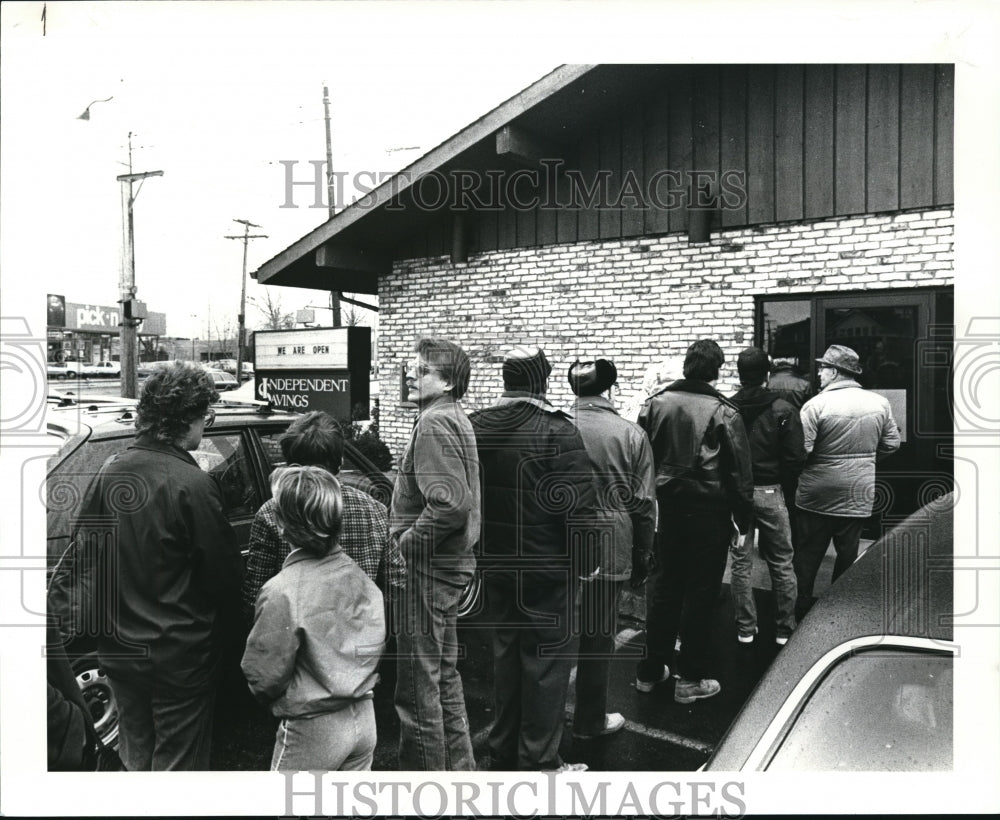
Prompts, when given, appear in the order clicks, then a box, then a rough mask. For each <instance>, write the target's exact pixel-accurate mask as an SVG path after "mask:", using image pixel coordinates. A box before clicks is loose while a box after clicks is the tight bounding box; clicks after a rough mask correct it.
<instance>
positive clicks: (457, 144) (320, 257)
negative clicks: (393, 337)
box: [253, 65, 664, 293]
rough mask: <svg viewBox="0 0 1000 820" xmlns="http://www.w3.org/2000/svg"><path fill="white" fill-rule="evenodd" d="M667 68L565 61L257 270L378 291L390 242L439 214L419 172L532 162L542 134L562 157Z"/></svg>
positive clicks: (284, 278)
mask: <svg viewBox="0 0 1000 820" xmlns="http://www.w3.org/2000/svg"><path fill="white" fill-rule="evenodd" d="M663 69H664V67H663V66H659V65H655V66H654V65H642V66H604V65H601V66H590V65H564V66H560V67H559V68H557V69H555V70H554V71H552V72H550V73H549V74H547V75H546V76H544V77H542V78H541V79H540V80H538V81H537V82H535V83H533V84H532V85H530V86H528V87H527V88H526V89H524V90H523V91H521V92H520V93H519V94H517V95H516V96H514V97H512V98H511V99H509V100H507V101H506V102H504V103H502V104H501V105H499V106H497V107H496V108H494V109H493V110H492V111H490V112H488V113H487V114H485V115H484V116H482V117H480V118H479V119H478V120H476V121H475V122H473V123H471V124H470V125H468V126H466V127H465V128H463V129H462V130H461V131H459V132H458V133H457V134H455V135H454V136H452V137H451V138H449V139H448V140H446V141H445V142H443V143H442V144H441V145H439V146H438V147H436V148H434V149H433V150H431V151H430V152H428V153H427V154H425V155H424V156H423V157H421V158H420V159H418V160H417V161H416V162H414V163H413V164H411V165H409V166H408V167H406V168H404V169H403V170H402V171H400V172H399V173H397V174H395V175H394V176H393V177H392V178H390V179H389V180H387V181H386V182H384V183H383V184H382V185H380V186H379V187H378V188H376V189H375V190H374V191H372V192H371V193H370V194H368V195H367V196H365V197H364V198H362V199H361V200H359V201H357V202H355V203H353V204H352V205H350V206H348V207H347V208H345V209H344V210H342V211H341V212H340V213H338V214H336V215H335V216H333V217H332V218H331V219H329V220H328V221H327V222H325V223H323V224H322V225H320V226H319V227H317V228H316V229H314V230H312V231H310V232H309V233H308V234H306V235H305V236H303V237H302V238H301V239H299V240H298V241H296V242H294V243H293V244H292V245H290V246H289V247H287V248H286V249H285V250H283V251H281V252H280V253H279V254H277V255H276V256H274V257H273V258H272V259H269V260H268V261H267V262H265V263H264V264H263V265H261V266H260V268H259V269H258V270H257V271H255V272H254V273H253V276H254V277H255V278H256V279H257V281H258V282H260V283H261V284H270V285H286V286H293V287H307V288H323V289H329V290H346V291H350V292H355V293H377V292H378V291H377V279H378V275H379V274H380V273H388V272H389V271H390V270H391V265H392V248H393V247H394V246H395V245H396V244H398V243H399V242H400V240H401V239H403V238H405V237H406V236H407V235H409V234H411V233H412V232H413V231H414V230H415V229H417V228H419V227H420V226H421V225H424V224H426V223H427V222H428V221H429V220H430V219H432V218H433V217H434V216H435V213H437V212H428V210H427V209H426V208H421V207H419V206H418V205H417V204H415V203H414V199H413V188H414V185H415V184H416V183H417V182H418V181H419V180H420V179H421V178H422V177H424V176H426V175H428V174H433V173H438V174H441V175H443V177H444V178H448V179H450V177H449V176H448V175H449V174H450V173H451V172H453V171H455V170H459V169H465V170H479V171H480V172H482V171H483V170H484V169H489V168H497V167H501V168H508V169H510V168H512V167H517V166H518V165H520V166H522V167H524V166H526V165H528V166H530V165H532V164H533V162H532V159H531V158H525V157H519V156H518V150H523V149H521V148H519V147H518V145H519V143H518V140H519V139H520V138H521V137H526V138H527V139H528V140H529V142H530V140H531V138H532V137H536V138H538V137H540V138H541V139H542V142H541V143H540V144H541V145H542V146H544V149H546V152H547V153H550V152H555V153H556V155H558V151H559V149H560V147H561V146H562V145H563V144H565V143H566V142H568V141H569V140H570V139H574V138H575V137H576V134H577V130H578V129H579V128H580V127H581V126H583V125H584V123H586V122H588V121H590V120H591V119H592V118H593V117H594V116H596V115H599V114H600V113H601V112H602V111H604V110H606V109H607V108H609V107H610V106H612V105H614V104H616V103H617V102H618V101H619V99H620V98H621V96H622V95H625V94H628V93H629V92H630V91H631V90H633V89H635V88H636V86H637V85H638V86H639V87H642V83H641V82H637V81H638V80H639V79H640V78H639V77H638V76H637V75H648V74H650V73H651V72H658V71H662V70H663ZM512 142H513V143H514V145H512ZM501 143H502V145H501ZM549 149H551V151H550V150H549ZM439 178H440V177H439ZM390 205H391V206H392V207H387V206H390ZM438 215H439V213H438Z"/></svg>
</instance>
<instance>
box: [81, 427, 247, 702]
mask: <svg viewBox="0 0 1000 820" xmlns="http://www.w3.org/2000/svg"><path fill="white" fill-rule="evenodd" d="M102 517H103V519H104V522H101V521H100V520H97V521H95V519H101V518H102ZM75 533H76V534H75V538H76V540H77V542H78V543H80V542H90V543H103V544H104V549H102V550H100V551H99V552H93V551H84V552H83V553H81V558H82V572H83V574H84V575H89V576H90V577H91V579H92V580H93V577H94V576H95V575H96V574H100V575H101V576H103V578H105V579H109V581H110V589H111V593H112V594H110V595H107V594H105V595H102V596H101V597H100V600H99V601H95V604H96V605H97V606H98V607H99V609H100V610H101V612H102V615H103V619H104V623H106V624H107V625H108V626H110V627H111V629H109V630H107V631H106V633H105V634H103V635H102V636H101V637H100V638H99V640H98V654H99V656H100V660H101V664H102V666H103V667H104V669H105V670H106V671H107V672H108V673H109V674H110V675H111V677H116V676H117V677H121V678H122V679H124V680H129V681H133V682H142V683H145V684H150V685H155V686H156V687H157V688H158V689H159V690H160V691H164V692H170V693H174V694H182V693H194V692H199V691H204V690H205V689H207V688H210V687H211V686H212V685H213V683H214V675H215V671H216V666H217V664H218V661H219V657H220V653H221V652H222V650H223V648H224V646H225V644H226V643H227V642H230V643H231V642H232V641H233V640H234V639H235V634H236V633H235V631H234V630H235V628H236V626H237V624H238V623H239V594H240V586H241V584H242V583H243V561H242V558H241V557H240V551H239V547H238V545H237V541H236V534H235V533H234V532H233V529H232V527H231V526H230V525H229V522H228V520H227V519H226V515H225V512H224V510H223V504H222V493H221V491H220V490H219V485H218V484H217V482H216V480H215V479H214V478H213V477H212V476H210V475H209V474H208V473H206V472H204V471H202V470H201V469H200V468H199V467H198V464H197V463H196V462H195V460H194V459H193V458H192V457H191V454H190V453H188V452H186V451H185V450H181V449H180V448H178V447H175V446H174V445H172V444H166V443H162V442H158V441H155V440H154V439H152V438H151V437H149V436H139V437H138V438H136V440H135V442H134V443H133V444H132V445H131V446H130V447H129V448H128V449H127V450H125V452H123V453H118V454H116V455H114V456H112V457H111V458H110V459H108V460H107V461H106V462H105V463H104V465H103V467H102V468H101V471H100V473H99V474H98V475H97V476H96V477H95V478H94V480H93V481H92V482H91V484H90V486H89V487H88V489H87V491H86V493H85V495H84V501H83V504H82V505H81V509H80V518H79V519H78V521H77V526H76V530H75ZM102 587H103V588H106V587H105V585H102V584H97V585H96V586H95V587H94V588H95V589H99V588H102Z"/></svg>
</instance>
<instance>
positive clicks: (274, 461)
mask: <svg viewBox="0 0 1000 820" xmlns="http://www.w3.org/2000/svg"><path fill="white" fill-rule="evenodd" d="M283 435H284V431H283V430H281V431H277V432H274V433H261V434H260V436H259V438H260V444H261V447H262V448H263V450H264V454H265V456H266V458H267V462H268V463H267V474H268V475H269V476H270V474H271V473H272V472H273V471H274V468H275V467H282V466H284V464H285V456H284V454H283V453H282V452H281V445H280V443H279V442H280V440H281V437H282V436H283ZM337 478H338V479H340V481H341V483H342V484H345V485H347V486H348V487H354V488H356V489H358V490H363V491H364V492H366V493H368V495H370V496H371V497H372V498H374V499H375V500H376V501H380V502H382V503H383V504H385V505H386V506H387V507H388V506H389V503H390V501H391V499H392V483H391V482H390V481H388V479H380V480H373V478H372V477H371V475H370V474H369V470H368V468H367V467H366V466H365V465H363V464H362V463H361V461H360V460H359V459H358V458H357V456H356V451H355V450H354V446H353V445H352V444H351V443H350V442H344V459H343V461H342V462H341V465H340V472H339V473H338V474H337Z"/></svg>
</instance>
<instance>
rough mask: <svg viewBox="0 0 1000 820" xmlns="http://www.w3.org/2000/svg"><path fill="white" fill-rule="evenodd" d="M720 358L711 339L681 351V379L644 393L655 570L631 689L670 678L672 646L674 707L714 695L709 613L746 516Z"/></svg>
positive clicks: (735, 414) (739, 442)
mask: <svg viewBox="0 0 1000 820" xmlns="http://www.w3.org/2000/svg"><path fill="white" fill-rule="evenodd" d="M723 361H725V357H724V356H723V353H722V350H721V349H720V348H719V345H718V344H717V343H716V342H715V341H714V340H712V339H700V340H698V341H696V342H694V343H693V344H692V345H691V346H690V347H689V348H688V350H687V354H686V356H685V358H684V378H683V379H680V380H679V381H675V382H673V383H672V384H670V385H667V386H666V387H665V388H663V389H662V390H661V391H660V392H659V393H656V394H654V395H652V396H650V398H649V400H648V401H647V402H646V404H645V405H644V406H643V408H642V411H641V412H640V413H639V426H640V427H642V428H643V429H644V430H645V431H646V434H647V435H648V436H649V439H650V442H651V443H652V446H653V464H654V467H655V470H656V497H657V502H658V505H659V510H658V527H657V530H658V531H657V540H656V550H655V553H654V557H655V566H654V568H653V571H652V574H651V576H650V581H649V583H648V584H647V589H646V657H645V658H644V659H643V660H642V661H640V662H639V665H638V668H637V670H636V689H637V690H638V691H640V692H651V691H652V690H653V688H654V686H655V685H656V684H657V683H659V682H661V681H665V680H667V679H668V678H669V676H670V669H669V664H670V663H671V662H672V657H673V653H674V641H675V639H676V638H677V637H678V634H679V636H680V639H681V650H680V655H679V657H678V663H677V671H678V672H679V675H680V677H679V679H678V681H677V684H676V686H675V689H674V700H675V701H677V702H678V703H692V702H693V701H695V700H697V699H699V698H708V697H712V696H713V695H716V694H718V693H719V691H720V690H721V688H722V687H721V686H720V685H719V682H718V681H717V680H715V679H713V678H710V677H709V676H708V673H709V669H708V661H709V652H708V644H709V623H710V617H711V610H712V607H713V605H714V604H715V602H716V600H717V598H718V596H719V592H720V589H721V586H722V576H723V574H724V573H725V569H726V556H727V554H728V550H729V545H730V543H731V542H732V541H733V539H734V537H735V530H736V529H737V528H738V529H739V532H746V528H747V524H748V521H749V516H750V514H751V513H752V510H753V472H752V467H751V462H750V445H749V442H748V440H747V434H746V430H745V428H744V426H743V421H742V419H741V418H740V414H739V411H738V410H737V409H736V407H735V406H734V405H733V404H732V403H731V402H730V401H729V400H728V399H726V398H725V397H724V396H722V394H720V393H719V392H718V391H717V390H716V389H715V387H714V386H713V385H714V383H715V381H716V380H717V379H718V377H719V367H720V366H721V365H722V363H723Z"/></svg>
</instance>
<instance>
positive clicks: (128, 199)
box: [117, 131, 163, 399]
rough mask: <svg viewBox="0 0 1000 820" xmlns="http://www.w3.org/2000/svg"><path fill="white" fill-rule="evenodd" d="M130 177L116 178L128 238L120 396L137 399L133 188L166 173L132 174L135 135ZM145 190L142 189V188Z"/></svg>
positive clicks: (123, 271)
mask: <svg viewBox="0 0 1000 820" xmlns="http://www.w3.org/2000/svg"><path fill="white" fill-rule="evenodd" d="M128 171H129V172H128V173H127V174H122V175H121V176H119V177H117V179H118V181H119V182H120V183H121V185H122V207H123V209H124V214H123V216H124V222H125V236H124V241H123V247H122V264H121V280H120V282H119V284H120V286H121V305H122V310H121V321H120V325H121V348H122V350H121V374H122V375H121V393H122V398H126V399H134V398H135V397H136V393H137V382H138V378H137V374H136V353H137V350H136V346H137V342H138V329H139V322H140V321H141V319H137V318H134V316H133V314H134V308H135V291H136V287H135V227H134V221H133V216H132V213H133V210H134V208H135V200H136V197H138V193H133V190H132V185H133V183H134V182H135V181H136V180H139V181H142V180H144V179H146V178H147V177H161V176H163V171H145V172H143V173H140V174H133V173H132V132H131V131H130V132H129V135H128ZM139 190H142V186H141V185H140V186H139Z"/></svg>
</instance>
